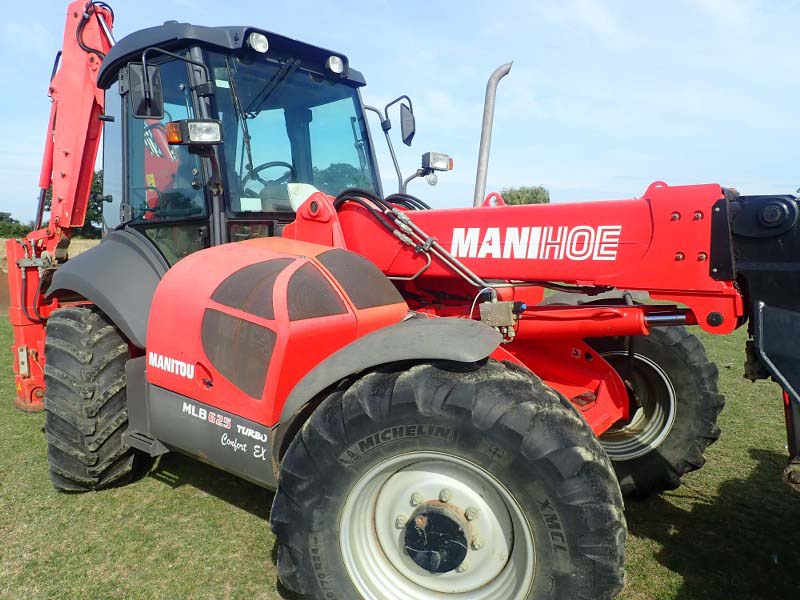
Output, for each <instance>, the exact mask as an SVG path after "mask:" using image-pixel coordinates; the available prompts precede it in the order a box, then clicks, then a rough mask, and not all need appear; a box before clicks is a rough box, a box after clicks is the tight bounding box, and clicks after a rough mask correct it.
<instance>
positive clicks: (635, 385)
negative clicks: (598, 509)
mask: <svg viewBox="0 0 800 600" xmlns="http://www.w3.org/2000/svg"><path fill="white" fill-rule="evenodd" d="M603 358H605V359H606V360H607V361H608V362H609V364H611V365H612V366H614V367H616V366H617V365H618V364H619V363H621V362H622V361H627V360H628V354H627V352H622V351H613V352H606V353H604V354H603ZM630 379H631V381H630V385H631V387H632V389H633V392H634V394H635V398H636V401H635V402H634V403H632V406H631V409H632V412H631V416H630V419H629V420H628V421H627V422H620V423H615V424H614V426H613V427H611V428H610V429H609V430H608V431H606V432H605V433H604V434H603V435H602V436H601V437H600V443H601V444H602V445H603V448H604V449H605V451H606V453H607V454H608V457H609V458H610V459H611V460H612V461H618V462H621V461H626V460H633V459H636V458H639V457H640V456H644V455H645V454H647V453H648V452H651V451H652V450H654V449H655V448H658V447H659V446H660V445H661V444H662V443H663V442H664V440H665V439H666V438H667V436H668V435H669V433H670V431H671V430H672V426H673V424H674V422H675V414H676V409H677V398H676V394H675V388H674V387H673V385H672V382H671V381H670V379H669V376H668V375H667V374H666V373H665V372H664V370H663V369H662V368H661V367H660V366H659V365H658V364H657V363H656V362H654V361H653V360H651V359H650V358H648V357H646V356H644V355H641V354H635V355H634V364H633V373H632V374H631V378H630Z"/></svg>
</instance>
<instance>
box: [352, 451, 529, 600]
mask: <svg viewBox="0 0 800 600" xmlns="http://www.w3.org/2000/svg"><path fill="white" fill-rule="evenodd" d="M442 491H446V492H447V493H449V499H448V500H447V501H446V502H442V501H441V500H440V497H442V495H441V494H442ZM444 497H445V498H447V494H445V496H444ZM440 508H441V509H443V510H447V511H451V510H452V511H453V512H452V514H458V515H465V516H464V518H463V520H462V523H463V524H465V528H464V531H465V533H466V537H467V538H469V539H468V541H467V552H466V557H465V559H464V561H463V562H462V563H461V565H460V566H459V567H458V568H456V569H453V570H450V571H448V572H444V573H431V572H430V571H428V570H426V569H424V568H422V567H420V566H419V565H418V564H417V563H415V562H414V561H413V560H412V559H411V557H410V556H409V554H408V553H407V552H406V551H405V533H406V532H405V527H403V528H400V527H399V523H398V519H400V518H402V522H404V523H407V522H408V520H411V519H413V517H414V515H415V514H417V513H420V512H421V511H430V510H434V511H436V510H439V509H440ZM468 509H476V510H474V511H472V510H468ZM426 514H430V513H429V512H426ZM467 514H469V516H470V517H472V518H471V519H467V517H466V515H467ZM476 540H477V541H478V542H479V543H478V544H477V545H475V544H473V542H475V541H476ZM340 549H341V553H342V558H343V561H344V565H345V567H346V569H347V572H348V574H349V576H350V579H351V581H352V583H353V586H354V587H355V588H356V590H357V591H358V593H359V594H360V595H361V596H362V597H363V598H365V599H368V600H428V599H445V598H447V599H448V600H465V599H469V600H484V599H485V600H489V599H496V598H520V597H524V596H525V595H526V593H527V591H528V590H529V589H530V587H531V584H532V583H533V578H534V567H535V547H534V539H533V533H532V531H531V527H530V525H529V524H528V521H527V519H526V518H525V516H524V513H523V512H522V509H521V508H520V506H519V504H518V503H517V502H516V500H514V498H513V497H512V496H511V494H510V493H509V492H508V490H507V489H506V488H505V486H504V485H503V484H502V483H500V482H499V481H498V480H497V479H495V478H494V477H493V476H492V475H491V474H490V473H489V472H487V471H486V470H484V469H482V468H481V467H479V466H477V465H475V464H474V463H471V462H469V461H467V460H464V459H461V458H458V457H455V456H450V455H446V454H442V453H438V452H411V453H408V454H401V455H398V456H395V457H392V458H389V459H387V460H385V461H382V462H381V463H379V464H377V465H375V466H374V467H372V468H371V469H370V470H369V471H368V472H367V473H365V474H364V475H363V476H362V477H361V478H360V479H359V480H358V482H357V483H356V484H355V486H354V487H353V489H352V490H351V491H350V493H349V494H348V496H347V499H346V501H345V503H344V506H343V508H342V514H341V521H340Z"/></svg>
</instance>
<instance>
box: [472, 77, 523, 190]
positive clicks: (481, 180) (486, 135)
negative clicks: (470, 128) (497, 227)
mask: <svg viewBox="0 0 800 600" xmlns="http://www.w3.org/2000/svg"><path fill="white" fill-rule="evenodd" d="M512 64H514V63H513V62H510V63H506V64H504V65H501V66H499V67H497V68H496V69H495V70H494V73H492V76H491V77H489V82H488V83H487V84H486V100H485V101H484V103H483V126H482V127H481V145H480V149H479V150H478V173H477V175H476V177H475V197H474V198H473V201H472V205H473V206H480V205H481V204H483V199H484V198H485V197H486V175H487V173H488V171H489V149H490V147H491V145H492V124H493V122H494V101H495V97H496V96H497V84H498V83H500V80H501V79H502V78H503V77H505V76H506V75H508V72H509V71H510V70H511V65H512Z"/></svg>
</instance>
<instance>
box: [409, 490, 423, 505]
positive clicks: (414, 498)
mask: <svg viewBox="0 0 800 600" xmlns="http://www.w3.org/2000/svg"><path fill="white" fill-rule="evenodd" d="M420 502H422V494H419V493H417V492H414V493H413V494H411V506H418V505H419V503H420Z"/></svg>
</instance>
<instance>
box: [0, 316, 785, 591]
mask: <svg viewBox="0 0 800 600" xmlns="http://www.w3.org/2000/svg"><path fill="white" fill-rule="evenodd" d="M705 341H706V342H707V344H708V349H709V353H710V354H711V358H712V360H715V361H716V362H717V363H718V364H719V366H720V371H721V377H720V384H721V387H722V391H723V392H724V393H725V394H726V395H727V396H728V405H727V407H726V408H725V410H724V411H723V413H722V416H721V419H720V421H721V422H720V425H721V427H722V428H723V435H722V439H721V440H720V441H719V442H718V443H717V444H715V445H714V446H713V447H712V448H711V449H710V450H709V451H708V453H707V457H708V464H707V465H706V466H705V467H704V468H703V469H702V470H701V471H699V472H697V473H694V474H692V475H689V476H688V477H686V485H685V486H683V487H682V488H680V489H679V490H676V491H675V492H671V493H668V494H664V495H663V496H660V497H656V498H651V499H648V500H645V501H638V502H628V505H627V519H628V526H629V529H630V536H629V543H628V548H627V557H628V558H627V572H628V584H627V586H626V588H625V592H624V593H623V596H622V597H623V598H625V599H627V600H645V599H646V600H652V599H678V600H690V599H691V600H694V599H697V600H706V599H712V600H714V599H719V600H722V599H725V600H731V599H737V598H742V599H748V600H749V599H786V600H790V599H793V598H800V530H799V529H798V527H800V495H797V494H793V493H792V492H790V491H789V490H788V489H787V488H786V487H785V486H784V484H783V483H781V481H780V474H781V470H782V468H783V465H784V464H785V461H786V458H785V449H784V444H785V429H784V425H783V420H782V406H781V400H780V394H779V391H778V388H777V386H775V385H774V384H770V383H766V382H759V383H756V384H751V383H750V382H747V381H744V380H742V379H741V372H742V368H741V363H742V360H743V347H744V341H743V336H742V335H741V334H736V335H733V336H730V337H727V338H713V339H712V338H711V337H708V338H705ZM10 344H11V332H10V328H9V326H8V324H7V322H6V321H5V320H0V348H2V349H3V352H2V353H0V597H4V598H108V597H121V598H282V597H285V595H283V592H282V591H281V590H280V588H279V586H278V584H277V577H276V573H275V566H274V548H273V538H272V535H271V533H270V531H269V525H268V522H267V516H268V511H269V506H270V503H271V501H272V495H271V494H270V493H269V492H266V491H264V490H262V489H260V488H258V487H256V486H254V485H251V484H249V483H247V482H244V481H241V480H239V479H236V478H234V477H232V476H229V475H227V474H225V473H223V472H221V471H218V470H216V469H213V468H211V467H208V466H205V465H202V464H200V463H197V462H194V461H192V460H190V459H188V458H184V457H182V456H179V455H167V456H166V457H164V459H163V460H162V461H161V463H160V465H159V466H158V468H157V469H156V470H155V471H154V472H152V473H151V474H150V475H149V476H147V477H146V478H145V479H143V480H142V481H139V482H137V483H136V484H134V485H131V486H128V487H124V488H120V489H115V490H111V491H106V492H101V493H94V494H83V495H65V494H58V493H56V492H55V491H53V489H52V487H51V486H50V483H49V481H48V478H47V461H46V458H45V439H44V435H43V433H42V425H43V423H44V418H43V415H41V414H36V415H29V414H24V413H21V412H18V411H16V410H15V409H14V408H13V407H12V404H13V395H14V390H13V380H12V375H11V364H10V363H11V357H10V352H8V351H7V350H5V349H6V348H8V347H9V346H10Z"/></svg>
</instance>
